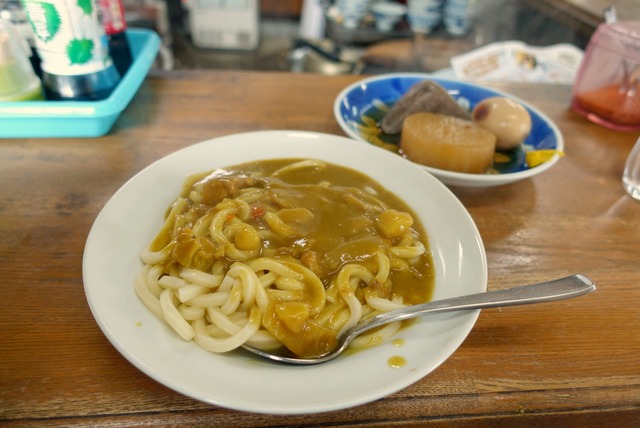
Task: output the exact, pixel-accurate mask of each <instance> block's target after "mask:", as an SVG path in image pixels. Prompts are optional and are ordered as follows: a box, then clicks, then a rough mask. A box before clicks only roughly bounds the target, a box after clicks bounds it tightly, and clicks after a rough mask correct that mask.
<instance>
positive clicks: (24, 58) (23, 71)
mask: <svg viewBox="0 0 640 428" xmlns="http://www.w3.org/2000/svg"><path fill="white" fill-rule="evenodd" d="M41 99H43V96H42V85H41V83H40V79H38V77H37V76H36V74H35V73H34V71H33V67H32V66H31V63H30V62H29V55H28V52H27V51H26V49H25V46H24V43H23V41H22V38H21V37H20V35H19V34H18V32H17V31H16V29H15V28H14V27H13V25H12V24H11V22H9V21H6V20H4V19H2V18H0V101H29V100H41Z"/></svg>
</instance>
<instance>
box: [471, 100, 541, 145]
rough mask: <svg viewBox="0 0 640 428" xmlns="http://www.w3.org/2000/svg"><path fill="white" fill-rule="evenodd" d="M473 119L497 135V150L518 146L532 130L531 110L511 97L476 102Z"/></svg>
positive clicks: (472, 113) (472, 114)
mask: <svg viewBox="0 0 640 428" xmlns="http://www.w3.org/2000/svg"><path fill="white" fill-rule="evenodd" d="M471 116H472V118H473V120H474V121H475V122H476V123H477V124H478V125H480V126H481V127H483V128H484V129H487V130H489V131H491V132H493V133H494V134H495V135H496V150H511V149H513V148H515V147H517V146H518V145H519V144H520V143H522V141H524V139H525V138H527V136H528V135H529V133H530V132H531V116H529V112H527V110H526V109H525V108H524V107H523V106H522V105H520V104H519V103H517V102H516V101H513V100H511V99H509V98H505V97H491V98H486V99H484V100H482V101H481V102H479V103H478V104H476V106H475V107H474V109H473V111H472V112H471Z"/></svg>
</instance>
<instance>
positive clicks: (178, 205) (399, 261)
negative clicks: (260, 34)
mask: <svg viewBox="0 0 640 428" xmlns="http://www.w3.org/2000/svg"><path fill="white" fill-rule="evenodd" d="M408 185H410V184H409V183H408ZM141 258H142V261H143V262H144V267H143V269H142V270H141V271H140V273H139V275H138V276H137V278H136V280H135V291H136V293H137V294H138V296H139V297H140V299H141V300H142V301H143V302H144V304H145V305H146V306H147V307H148V308H149V310H150V311H151V312H153V313H154V314H155V315H156V316H157V317H158V318H160V319H162V320H164V321H166V323H167V324H168V325H170V326H171V327H172V328H173V329H174V330H175V331H176V332H177V333H178V334H179V335H180V336H181V337H182V338H183V339H185V340H193V341H195V342H196V343H197V344H198V345H199V346H201V347H202V348H204V349H206V350H208V351H211V352H227V351H231V350H233V349H235V348H238V347H239V346H241V345H243V344H247V345H251V346H254V347H257V348H261V349H273V348H277V347H281V346H285V347H286V348H288V349H289V350H290V351H291V352H292V353H293V354H295V355H298V356H303V357H313V356H317V355H321V354H324V353H326V352H328V351H330V350H331V349H333V348H335V346H336V338H337V337H338V336H339V335H340V334H341V333H342V332H343V331H345V330H346V329H348V328H350V327H352V326H354V325H355V324H357V323H358V322H359V321H360V320H362V319H364V318H367V317H370V316H374V315H376V314H378V313H381V312H386V311H389V310H392V309H396V308H399V307H402V306H405V305H407V304H415V303H420V302H424V301H428V300H429V299H430V297H431V292H432V288H433V277H434V274H433V263H432V259H431V254H430V251H429V248H428V243H427V236H426V233H425V231H424V230H423V228H422V226H421V225H420V223H419V222H418V219H417V218H416V216H415V215H414V214H413V213H412V211H411V210H410V209H409V207H408V206H407V205H406V204H405V203H404V202H403V201H402V200H400V199H399V198H398V197H397V196H395V195H394V194H393V193H391V192H388V191H387V190H385V189H384V188H383V187H382V186H380V185H379V184H378V183H377V182H375V181H374V180H372V179H371V178H369V177H367V176H365V175H364V174H361V173H359V172H357V171H354V170H351V169H348V168H344V167H340V166H337V165H334V164H330V163H326V162H321V161H318V160H312V159H307V160H299V159H277V160H269V161H259V162H252V163H247V164H242V165H237V166H234V167H230V168H227V169H218V170H214V171H209V172H206V173H200V174H196V175H193V176H191V177H188V178H187V180H186V181H185V183H184V185H183V190H182V193H181V194H180V196H179V197H178V198H177V199H176V200H175V202H174V203H173V204H172V205H171V206H170V207H169V209H168V210H167V213H166V214H165V222H164V225H163V226H162V228H161V229H160V231H159V232H158V233H157V235H156V236H155V238H154V239H153V240H152V242H151V243H150V244H149V245H148V246H147V248H145V249H144V250H143V251H142V253H141ZM399 327H400V324H398V323H395V324H392V325H389V326H387V327H384V328H382V329H379V330H377V331H374V332H371V333H369V334H368V335H366V336H363V337H360V338H358V339H357V340H356V342H355V343H353V344H352V346H355V347H364V346H372V345H375V344H377V343H380V342H382V341H384V340H385V339H386V338H387V337H389V336H390V335H392V334H394V333H395V332H396V331H397V330H398V329H399Z"/></svg>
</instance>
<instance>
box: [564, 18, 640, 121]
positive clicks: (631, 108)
mask: <svg viewBox="0 0 640 428" xmlns="http://www.w3.org/2000/svg"><path fill="white" fill-rule="evenodd" d="M571 106H572V108H573V110H574V111H576V112H577V113H579V114H581V115H583V116H585V117H586V118H587V119H589V120H591V121H592V122H595V123H598V124H600V125H602V126H605V127H607V128H611V129H615V130H618V131H630V130H635V129H640V22H637V21H619V22H613V23H605V24H600V25H599V26H598V28H597V29H596V31H595V33H594V34H593V36H592V37H591V40H590V41H589V45H588V46H587V49H586V51H585V55H584V58H583V60H582V63H581V64H580V68H579V69H578V73H577V75H576V80H575V82H574V86H573V97H572V103H571Z"/></svg>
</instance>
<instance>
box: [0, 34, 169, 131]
mask: <svg viewBox="0 0 640 428" xmlns="http://www.w3.org/2000/svg"><path fill="white" fill-rule="evenodd" d="M127 36H128V39H129V44H130V46H131V54H132V56H133V64H131V67H130V68H129V70H128V71H127V73H126V74H125V75H124V78H123V79H122V80H121V81H120V83H119V84H118V86H117V87H116V89H115V90H114V91H113V93H112V94H111V95H110V96H109V98H106V99H104V100H100V101H21V102H0V138H27V137H36V138H37V137H42V138H52V137H100V136H102V135H105V134H106V133H107V132H109V130H110V129H111V127H112V126H113V124H114V122H115V121H116V119H118V117H119V116H120V113H122V111H123V110H124V109H125V107H127V105H129V102H130V101H131V99H132V98H133V96H134V95H135V93H136V92H137V91H138V88H140V85H141V84H142V82H143V81H144V79H145V77H146V76H147V73H148V72H149V69H150V68H151V65H152V64H153V61H154V60H155V58H156V55H157V54H158V50H159V48H160V37H159V36H158V35H157V34H156V33H155V32H153V31H151V30H146V29H132V28H131V29H128V30H127Z"/></svg>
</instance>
